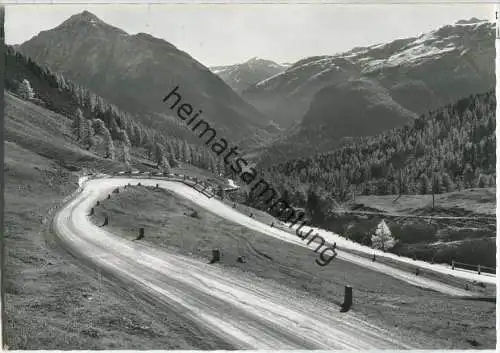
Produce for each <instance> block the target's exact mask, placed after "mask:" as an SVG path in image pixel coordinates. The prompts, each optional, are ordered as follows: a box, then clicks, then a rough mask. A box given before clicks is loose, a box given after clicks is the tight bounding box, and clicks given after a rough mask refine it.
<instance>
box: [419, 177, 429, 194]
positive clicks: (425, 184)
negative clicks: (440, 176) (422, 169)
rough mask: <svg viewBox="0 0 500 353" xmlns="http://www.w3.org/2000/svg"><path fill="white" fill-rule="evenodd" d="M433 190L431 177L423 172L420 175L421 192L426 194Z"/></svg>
mask: <svg viewBox="0 0 500 353" xmlns="http://www.w3.org/2000/svg"><path fill="white" fill-rule="evenodd" d="M431 190H432V189H431V182H430V180H429V178H428V177H427V175H425V174H422V176H421V177H420V194H422V195H426V194H428V193H429V192H431Z"/></svg>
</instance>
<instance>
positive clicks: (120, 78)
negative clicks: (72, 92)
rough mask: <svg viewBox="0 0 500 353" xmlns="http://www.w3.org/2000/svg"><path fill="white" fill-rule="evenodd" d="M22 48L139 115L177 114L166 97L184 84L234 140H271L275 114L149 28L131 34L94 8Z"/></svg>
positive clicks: (187, 97)
mask: <svg viewBox="0 0 500 353" xmlns="http://www.w3.org/2000/svg"><path fill="white" fill-rule="evenodd" d="M19 50H20V51H21V52H22V53H24V54H25V55H27V56H29V57H31V58H32V59H34V60H35V61H36V62H37V63H39V64H41V65H45V66H47V67H49V68H50V69H51V70H53V71H56V72H61V73H62V74H64V75H65V76H67V77H68V78H70V79H72V80H73V81H75V82H77V83H79V84H81V85H83V86H86V87H89V88H90V89H92V90H93V91H95V92H96V93H97V94H99V95H101V96H103V97H105V98H106V99H108V100H109V101H111V102H112V103H114V104H116V105H117V106H118V107H121V108H123V109H125V110H127V111H131V112H132V113H135V114H137V115H139V117H140V116H141V115H144V114H145V113H152V114H153V115H156V116H158V113H160V114H169V115H175V112H172V111H171V110H170V109H169V106H167V104H166V103H164V102H162V99H163V98H164V97H165V95H166V94H167V93H169V92H170V91H171V90H172V89H173V88H174V87H176V86H178V85H179V86H180V88H179V92H180V93H181V95H182V98H183V101H185V102H188V103H190V104H191V105H192V106H193V107H194V111H193V115H194V114H195V112H197V111H198V110H199V109H201V110H202V111H203V114H202V116H200V117H204V118H205V119H207V120H209V121H210V122H211V123H212V126H215V128H216V130H217V132H218V133H219V132H220V135H222V134H224V135H226V137H227V138H231V139H232V140H233V141H237V140H239V139H242V138H248V135H249V134H253V135H257V136H259V139H260V140H263V141H265V140H266V136H267V135H268V132H266V131H265V128H266V127H267V125H268V124H269V119H268V118H267V117H266V116H264V115H263V114H261V113H260V112H259V111H257V110H256V109H255V108H254V107H253V106H251V105H250V104H248V103H246V102H245V101H244V100H243V99H242V98H241V97H239V96H238V94H236V93H235V92H234V91H233V90H232V89H231V88H230V87H229V86H227V85H226V84H225V83H224V82H223V81H222V80H221V79H220V78H219V77H218V76H216V75H215V74H213V73H212V72H211V71H210V70H209V69H208V68H207V67H205V66H204V65H202V64H201V63H199V62H198V61H196V60H195V59H193V58H192V57H191V56H190V55H188V54H187V53H185V52H183V51H181V50H179V49H177V48H176V47H175V46H173V45H172V44H170V43H168V42H166V41H164V40H162V39H158V38H155V37H153V36H151V35H149V34H145V33H139V34H135V35H129V34H127V33H126V32H124V31H122V30H121V29H118V28H116V27H113V26H110V25H108V24H106V23H104V22H103V21H101V20H100V19H99V18H98V17H96V16H95V15H93V14H91V13H90V12H88V11H84V12H82V13H80V14H77V15H74V16H72V17H70V18H69V19H68V20H66V21H65V22H63V23H62V24H61V25H59V26H58V27H56V28H54V29H51V30H48V31H43V32H41V33H40V34H38V35H37V36H35V37H34V38H32V39H30V40H28V41H27V42H25V43H23V44H22V45H21V46H20V47H19ZM155 113H157V114H155ZM146 123H147V121H146Z"/></svg>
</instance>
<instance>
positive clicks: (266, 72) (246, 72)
mask: <svg viewBox="0 0 500 353" xmlns="http://www.w3.org/2000/svg"><path fill="white" fill-rule="evenodd" d="M288 66H290V65H289V64H281V65H280V64H277V63H275V62H274V61H271V60H265V59H260V58H257V57H255V58H252V59H250V60H248V61H246V62H244V63H242V64H234V65H227V66H213V67H211V68H210V70H212V72H213V73H214V74H217V75H218V76H219V77H220V78H221V79H223V80H224V82H226V83H227V84H228V85H229V87H231V88H232V89H234V90H235V91H236V92H238V93H241V92H242V91H243V90H245V89H247V88H248V87H250V86H251V85H254V84H256V83H258V82H260V81H262V80H265V79H267V78H269V77H271V76H274V75H276V74H279V73H281V72H283V71H285V70H286V68H287V67H288Z"/></svg>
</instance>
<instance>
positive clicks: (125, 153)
mask: <svg viewBox="0 0 500 353" xmlns="http://www.w3.org/2000/svg"><path fill="white" fill-rule="evenodd" d="M123 132H125V131H123ZM122 149H123V154H122V156H123V163H124V164H125V165H127V166H130V149H129V145H127V144H126V143H122Z"/></svg>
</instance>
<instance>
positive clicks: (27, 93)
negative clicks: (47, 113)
mask: <svg viewBox="0 0 500 353" xmlns="http://www.w3.org/2000/svg"><path fill="white" fill-rule="evenodd" d="M19 95H20V96H21V97H22V98H23V99H28V100H29V99H33V98H35V93H34V92H33V88H31V84H30V81H28V80H27V79H24V80H23V81H22V82H21V84H20V85H19Z"/></svg>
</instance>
